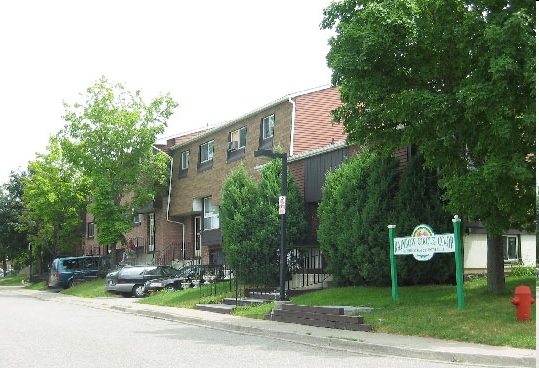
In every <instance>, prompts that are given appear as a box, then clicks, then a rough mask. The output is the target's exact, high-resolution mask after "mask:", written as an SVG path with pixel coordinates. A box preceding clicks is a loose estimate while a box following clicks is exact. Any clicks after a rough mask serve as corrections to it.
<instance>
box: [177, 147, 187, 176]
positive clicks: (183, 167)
mask: <svg viewBox="0 0 539 368" xmlns="http://www.w3.org/2000/svg"><path fill="white" fill-rule="evenodd" d="M188 168H189V151H188V150H187V151H182V153H181V154H180V170H179V177H180V178H184V177H186V176H187V169H188Z"/></svg>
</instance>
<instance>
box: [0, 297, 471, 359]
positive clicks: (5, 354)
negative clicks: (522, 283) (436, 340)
mask: <svg viewBox="0 0 539 368" xmlns="http://www.w3.org/2000/svg"><path fill="white" fill-rule="evenodd" d="M36 295H38V294H37V293H36ZM39 295H41V296H40V297H35V296H33V295H30V294H28V293H24V294H21V293H17V292H15V291H6V290H2V289H0V311H1V312H0V331H2V333H1V334H0V367H24V368H29V367H54V368H62V367H70V368H72V367H76V368H86V367H92V368H95V367H114V368H117V367H145V368H149V367H160V366H175V367H264V366H266V367H274V366H277V367H324V368H329V367H347V368H349V367H399V368H408V367H410V368H412V367H413V368H423V367H432V368H442V367H452V366H460V367H462V365H459V364H450V363H448V364H444V363H439V362H432V361H428V360H418V359H408V358H396V357H381V356H371V355H367V354H359V353H354V352H347V351H336V350H331V349H327V348H317V347H314V346H310V345H304V344H300V343H293V342H289V341H284V340H281V339H274V338H268V337H264V336H254V335H249V334H242V333H238V332H229V331H223V330H218V329H212V328H207V327H201V326H194V325H190V324H184V323H181V322H176V321H167V320H163V319H154V318H148V317H143V316H137V315H133V314H130V313H122V312H118V311H115V310H113V309H110V308H103V309H100V308H95V307H88V306H85V305H79V304H73V303H69V302H66V298H60V297H57V295H56V294H54V293H50V294H48V295H46V296H45V297H43V295H42V293H39ZM134 301H136V299H121V298H119V299H118V300H117V302H118V303H121V304H122V305H124V306H127V307H128V306H129V303H132V302H134ZM474 367H477V366H475V365H474Z"/></svg>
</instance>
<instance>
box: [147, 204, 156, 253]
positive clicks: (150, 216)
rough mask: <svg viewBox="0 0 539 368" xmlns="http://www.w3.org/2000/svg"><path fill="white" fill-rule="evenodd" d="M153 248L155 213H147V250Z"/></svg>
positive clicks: (152, 249)
mask: <svg viewBox="0 0 539 368" xmlns="http://www.w3.org/2000/svg"><path fill="white" fill-rule="evenodd" d="M154 250H155V213H149V214H148V252H153V251H154Z"/></svg>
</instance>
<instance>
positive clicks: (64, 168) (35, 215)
mask: <svg viewBox="0 0 539 368" xmlns="http://www.w3.org/2000/svg"><path fill="white" fill-rule="evenodd" d="M47 149H48V152H47V154H37V158H36V160H35V161H30V162H29V164H28V171H29V175H28V176H27V177H25V178H24V194H23V200H24V205H25V208H26V211H25V213H24V215H23V216H22V219H24V221H25V222H26V223H27V224H28V228H29V233H30V235H29V240H30V241H31V242H32V246H33V251H35V252H36V254H37V255H40V254H42V253H43V252H44V253H46V254H48V255H50V257H51V258H56V257H57V256H58V255H61V254H63V255H77V254H78V253H79V252H80V250H81V248H80V246H81V239H82V236H83V235H84V229H83V228H82V226H83V221H82V215H83V214H85V213H86V203H87V201H88V197H89V192H88V182H87V180H86V179H85V178H84V177H83V176H82V175H81V172H80V171H78V170H77V169H76V168H74V167H73V165H71V164H69V163H68V162H66V160H65V158H64V157H63V154H62V150H61V148H60V145H59V142H58V138H57V137H55V136H53V137H51V138H50V140H49V145H48V147H47ZM37 259H38V261H39V260H40V259H41V257H37ZM38 268H41V266H40V265H39V264H38Z"/></svg>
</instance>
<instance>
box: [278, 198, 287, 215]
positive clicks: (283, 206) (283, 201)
mask: <svg viewBox="0 0 539 368" xmlns="http://www.w3.org/2000/svg"><path fill="white" fill-rule="evenodd" d="M285 213H286V196H279V215H284V214H285Z"/></svg>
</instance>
